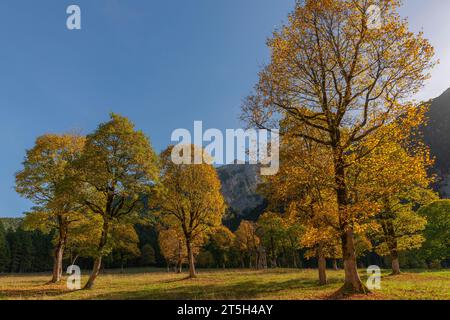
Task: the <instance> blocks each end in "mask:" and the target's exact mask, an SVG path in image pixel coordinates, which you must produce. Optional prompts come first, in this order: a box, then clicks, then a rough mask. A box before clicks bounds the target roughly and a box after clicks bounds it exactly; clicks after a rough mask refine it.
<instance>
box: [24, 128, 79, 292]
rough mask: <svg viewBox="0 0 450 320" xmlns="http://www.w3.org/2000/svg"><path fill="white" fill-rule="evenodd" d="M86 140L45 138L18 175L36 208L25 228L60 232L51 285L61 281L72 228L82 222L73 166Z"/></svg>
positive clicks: (27, 196) (26, 193) (64, 136)
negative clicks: (76, 223) (75, 193)
mask: <svg viewBox="0 0 450 320" xmlns="http://www.w3.org/2000/svg"><path fill="white" fill-rule="evenodd" d="M84 143H85V138H84V137H81V136H77V135H69V134H66V135H54V134H51V135H44V136H41V137H39V138H38V139H37V140H36V143H35V145H34V147H33V148H32V149H30V150H28V151H27V153H26V157H25V160H24V161H23V169H22V170H21V171H20V172H18V173H17V174H16V190H17V192H18V193H19V194H20V195H22V196H23V197H25V198H27V199H29V200H31V201H32V202H33V203H34V204H35V205H36V206H35V207H34V208H33V210H32V211H31V212H29V213H27V216H26V218H25V227H26V229H28V230H34V229H39V230H41V231H44V232H47V233H49V232H52V231H56V238H55V243H56V246H55V251H54V267H53V277H52V280H51V282H53V283H56V282H59V281H60V280H61V276H62V263H63V258H64V250H65V248H66V246H67V241H68V239H69V237H70V233H71V225H73V223H74V222H76V221H77V220H79V219H82V214H83V213H82V212H81V211H82V210H83V209H84V208H83V207H84V206H83V204H80V203H79V202H78V201H77V199H76V198H75V197H74V196H73V193H74V192H73V191H74V190H73V188H77V186H75V185H74V184H71V186H72V187H70V188H69V187H68V184H69V181H70V179H71V178H72V177H73V175H74V172H73V168H72V167H71V164H72V163H73V162H74V161H75V160H76V159H78V158H79V157H80V155H81V152H82V150H83V147H84Z"/></svg>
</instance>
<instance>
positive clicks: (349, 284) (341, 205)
mask: <svg viewBox="0 0 450 320" xmlns="http://www.w3.org/2000/svg"><path fill="white" fill-rule="evenodd" d="M339 134H340V133H339V132H338V133H337V135H339ZM339 138H340V137H339V136H337V137H336V141H340V139H339ZM334 171H335V172H334V174H335V182H336V197H337V203H338V211H339V224H340V230H341V232H342V233H341V242H342V254H343V260H344V271H345V279H344V285H343V287H342V288H341V290H340V291H341V292H342V293H343V294H344V295H350V294H356V293H367V292H368V290H367V288H366V287H365V286H364V285H363V283H362V282H361V279H360V278H359V274H358V268H357V263H356V250H355V244H354V234H353V227H352V226H351V224H350V221H349V217H348V213H347V205H348V194H347V185H346V180H345V178H346V176H345V161H344V156H343V152H342V149H341V147H340V146H339V145H338V146H335V147H334Z"/></svg>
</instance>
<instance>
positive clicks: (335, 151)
mask: <svg viewBox="0 0 450 320" xmlns="http://www.w3.org/2000/svg"><path fill="white" fill-rule="evenodd" d="M371 5H372V3H371V1H366V0H305V1H301V2H298V3H297V5H296V8H295V10H294V12H293V13H292V14H291V15H289V20H288V23H287V24H286V25H285V26H283V27H281V28H280V29H278V30H277V31H275V32H274V35H273V37H272V38H271V39H270V40H269V41H268V46H269V47H270V49H271V53H272V55H271V61H270V63H269V64H268V65H267V66H266V67H265V68H264V69H263V70H262V71H261V72H260V74H259V82H258V84H257V85H256V87H255V93H254V94H253V95H252V96H249V97H248V98H247V99H246V101H245V103H244V105H243V108H242V109H243V114H242V118H243V119H244V120H246V121H248V122H249V124H250V125H254V126H257V127H260V128H267V129H272V128H276V127H278V121H279V118H280V115H281V116H287V117H289V118H291V119H292V121H295V122H296V123H298V124H299V126H302V127H307V128H310V129H314V130H318V131H320V132H321V133H322V134H320V135H319V137H318V136H317V135H311V134H310V133H309V131H308V130H299V131H296V132H294V134H296V135H298V136H299V137H303V138H305V139H308V140H310V141H313V142H315V143H319V144H321V145H324V146H326V147H328V148H329V149H330V159H332V162H333V175H332V176H333V179H334V185H335V186H334V189H335V197H336V201H337V205H338V210H337V213H338V220H339V232H340V238H341V243H342V254H343V259H344V269H345V280H344V286H343V287H342V292H343V293H345V294H347V293H348V294H351V293H357V292H367V289H366V288H365V286H364V285H363V284H362V282H361V280H360V277H359V275H358V271H357V264H356V250H355V226H354V224H353V216H354V214H353V213H352V212H354V210H353V209H354V208H351V202H350V199H349V190H348V183H349V181H348V170H349V167H351V166H352V164H353V162H354V160H355V157H356V158H363V157H365V156H366V155H367V154H368V153H370V150H369V151H368V150H367V149H366V148H360V145H361V142H363V141H364V140H366V139H367V138H369V137H371V136H372V135H373V134H374V133H376V132H377V131H378V130H379V129H381V128H383V127H384V126H386V125H387V124H389V123H390V122H392V121H394V120H395V119H397V118H399V117H401V116H403V115H404V114H405V113H406V112H407V110H408V107H409V106H410V105H411V101H410V99H411V97H412V95H413V94H415V93H416V92H417V91H418V90H419V89H420V88H421V87H422V85H423V83H424V81H425V80H426V79H427V78H428V77H429V70H430V69H431V68H432V67H433V65H434V64H435V62H434V60H433V56H434V50H433V47H432V46H431V45H430V43H429V42H428V41H427V40H426V39H425V38H424V37H423V35H422V34H420V33H419V34H414V33H412V32H410V31H409V30H408V23H407V21H405V20H402V19H401V18H400V16H399V14H398V8H399V6H400V1H398V0H380V1H379V2H378V5H379V7H380V11H381V14H382V23H381V25H380V27H379V28H369V25H370V24H369V19H370V18H371V16H370V12H369V9H370V6H371ZM360 209H361V208H359V209H358V210H356V211H358V212H361V211H360Z"/></svg>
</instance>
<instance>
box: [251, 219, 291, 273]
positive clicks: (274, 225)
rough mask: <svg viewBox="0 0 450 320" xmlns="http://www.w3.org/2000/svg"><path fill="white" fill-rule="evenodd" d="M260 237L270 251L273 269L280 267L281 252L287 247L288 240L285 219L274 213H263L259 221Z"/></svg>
mask: <svg viewBox="0 0 450 320" xmlns="http://www.w3.org/2000/svg"><path fill="white" fill-rule="evenodd" d="M258 225H259V227H260V230H261V231H260V237H261V240H262V242H263V244H264V246H265V247H266V248H267V250H268V251H269V252H268V254H269V257H270V259H269V262H270V266H271V267H272V268H276V267H277V266H278V263H277V258H278V255H279V251H280V250H282V248H283V247H285V244H286V241H287V240H288V239H287V232H286V231H287V225H286V223H285V221H284V220H283V218H282V217H281V216H280V215H278V214H276V213H272V212H266V213H263V214H262V215H261V216H260V217H259V219H258Z"/></svg>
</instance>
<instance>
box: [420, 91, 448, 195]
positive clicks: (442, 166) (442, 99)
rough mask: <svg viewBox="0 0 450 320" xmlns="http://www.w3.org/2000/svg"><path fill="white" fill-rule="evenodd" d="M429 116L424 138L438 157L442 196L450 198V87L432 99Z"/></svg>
mask: <svg viewBox="0 0 450 320" xmlns="http://www.w3.org/2000/svg"><path fill="white" fill-rule="evenodd" d="M428 118H429V120H428V126H427V127H426V128H425V129H424V130H423V131H424V139H425V142H426V143H427V144H428V145H429V146H430V149H431V155H432V156H433V157H435V159H436V164H435V170H436V173H437V174H438V176H439V181H438V188H439V191H440V193H441V196H442V197H445V198H450V89H448V90H447V91H445V92H444V93H443V94H442V95H441V96H439V97H438V98H436V99H434V100H433V101H432V103H431V106H430V110H429V111H428Z"/></svg>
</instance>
